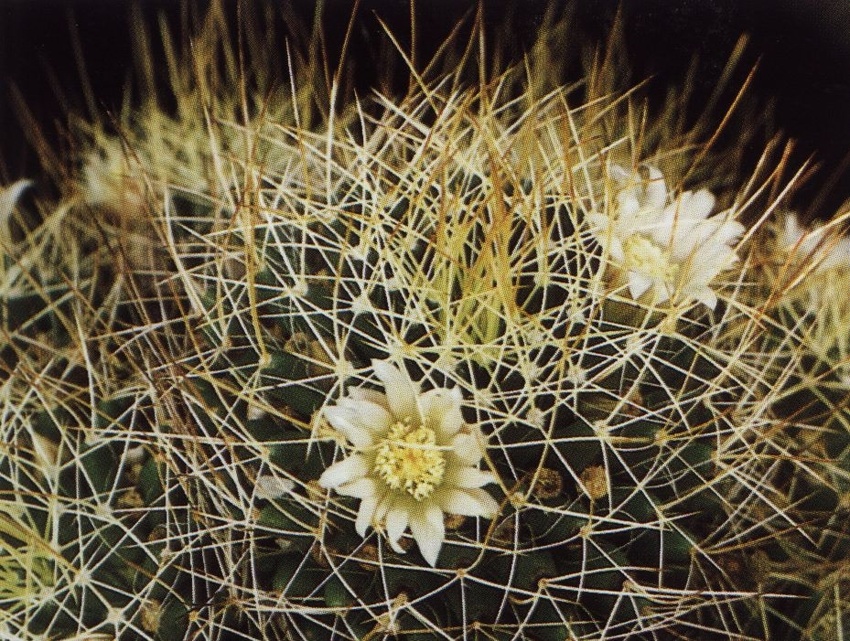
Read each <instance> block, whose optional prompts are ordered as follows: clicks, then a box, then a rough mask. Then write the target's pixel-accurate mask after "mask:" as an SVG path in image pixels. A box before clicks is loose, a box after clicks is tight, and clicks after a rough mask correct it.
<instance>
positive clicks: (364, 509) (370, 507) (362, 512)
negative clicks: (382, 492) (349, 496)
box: [354, 496, 378, 537]
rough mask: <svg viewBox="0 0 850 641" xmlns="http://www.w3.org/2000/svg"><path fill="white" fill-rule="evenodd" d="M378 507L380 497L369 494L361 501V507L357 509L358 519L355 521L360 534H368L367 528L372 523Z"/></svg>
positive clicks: (355, 526) (355, 527)
mask: <svg viewBox="0 0 850 641" xmlns="http://www.w3.org/2000/svg"><path fill="white" fill-rule="evenodd" d="M377 507H378V498H377V497H375V496H368V497H366V498H364V499H363V500H362V501H360V509H359V510H358V511H357V519H356V520H355V521H354V529H355V530H356V531H357V534H359V535H360V536H364V537H365V536H366V530H368V529H369V526H370V525H372V520H373V518H374V516H375V509H376V508H377Z"/></svg>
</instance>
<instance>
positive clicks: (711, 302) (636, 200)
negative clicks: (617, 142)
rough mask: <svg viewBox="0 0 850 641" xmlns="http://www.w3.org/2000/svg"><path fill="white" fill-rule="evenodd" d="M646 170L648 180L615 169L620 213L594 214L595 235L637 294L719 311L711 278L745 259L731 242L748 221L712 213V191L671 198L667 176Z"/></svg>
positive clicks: (616, 206) (615, 207)
mask: <svg viewBox="0 0 850 641" xmlns="http://www.w3.org/2000/svg"><path fill="white" fill-rule="evenodd" d="M646 170H647V171H646V173H647V176H646V178H644V177H642V176H641V175H640V174H638V173H630V172H628V171H627V170H626V169H624V168H623V167H620V166H618V165H613V166H612V167H611V168H610V171H609V175H610V176H611V178H613V180H614V182H615V183H616V187H617V193H616V197H615V202H614V203H613V204H612V206H611V208H612V210H613V211H611V212H610V213H607V214H601V213H598V212H591V213H590V214H588V216H587V221H588V223H589V225H590V230H591V233H592V234H593V236H594V238H595V239H596V240H597V242H599V244H600V245H602V247H603V249H604V250H605V251H606V252H607V254H608V257H609V259H610V260H611V263H612V265H613V267H615V268H616V269H617V270H618V271H619V273H620V276H621V278H622V280H623V282H624V284H625V285H627V287H628V291H629V295H630V296H631V297H632V298H633V299H635V300H637V299H638V298H640V297H641V296H643V295H644V294H646V293H647V292H649V293H650V294H651V296H652V297H653V300H654V302H655V303H664V302H666V301H668V300H671V299H672V300H674V301H677V302H679V301H688V300H697V301H699V302H701V303H703V304H705V305H706V306H708V307H710V308H711V309H714V307H715V306H716V305H717V295H716V294H715V293H714V291H713V290H712V288H711V282H712V281H713V280H714V279H715V278H716V277H717V275H718V274H719V273H720V272H721V271H723V270H724V269H727V268H728V267H730V266H732V265H733V264H734V263H735V262H736V261H737V260H738V256H737V255H736V254H735V250H734V248H733V247H731V245H732V244H733V243H734V242H735V241H737V239H738V238H739V237H740V236H741V234H743V232H744V227H743V225H741V223H739V222H737V221H735V220H731V219H730V217H729V215H727V214H724V213H721V214H717V215H715V216H709V214H710V213H711V210H712V209H713V208H714V203H715V199H714V196H713V195H712V194H711V193H710V192H709V191H708V190H705V189H700V190H699V191H696V192H693V191H686V192H684V193H682V194H680V195H679V196H678V197H677V198H675V199H672V201H671V199H670V198H669V195H668V192H667V184H666V183H665V181H664V175H663V174H662V173H661V172H660V171H659V170H658V169H656V168H655V167H647V168H646ZM668 201H670V202H668Z"/></svg>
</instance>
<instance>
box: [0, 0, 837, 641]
mask: <svg viewBox="0 0 850 641" xmlns="http://www.w3.org/2000/svg"><path fill="white" fill-rule="evenodd" d="M225 15H226V12H225V11H224V9H223V8H222V7H221V6H220V5H218V4H214V5H213V6H212V8H211V9H210V12H209V14H208V15H207V16H206V18H205V19H204V20H203V21H202V22H201V28H200V31H199V32H198V34H196V36H195V38H194V40H193V42H194V45H193V48H192V51H193V52H194V54H191V55H194V56H195V57H194V58H190V57H187V58H181V55H183V56H190V53H189V52H188V51H184V52H183V53H182V54H181V53H180V51H181V48H180V47H179V46H177V45H175V43H173V42H171V41H170V40H166V41H165V46H164V50H165V51H166V52H167V54H168V55H167V58H168V65H169V66H168V68H169V70H170V82H171V83H172V86H171V90H172V91H173V93H174V96H175V97H176V99H177V108H176V110H175V111H174V112H173V113H171V114H169V115H166V113H165V112H164V111H163V110H162V109H161V108H160V106H159V104H158V100H157V97H156V96H155V95H148V96H146V98H145V100H144V101H143V103H142V105H141V107H139V108H136V109H132V108H130V107H127V108H126V109H125V111H124V112H122V113H120V114H119V115H118V117H117V119H116V122H117V124H118V131H117V132H109V131H108V128H107V127H106V126H105V125H104V123H103V121H102V119H98V118H93V119H92V122H90V123H86V122H85V120H82V119H81V120H79V121H75V122H74V128H75V132H76V135H77V136H79V138H80V139H81V140H82V141H83V144H82V145H81V146H82V148H83V149H84V152H83V153H82V154H81V155H80V157H79V162H78V164H79V166H78V171H77V178H76V182H75V184H74V185H72V186H71V187H70V188H69V189H68V190H67V192H66V193H64V194H63V196H62V198H61V200H60V201H59V202H58V203H55V204H51V203H49V202H47V201H46V200H45V201H39V202H40V203H41V208H42V210H43V211H44V212H49V211H51V210H52V211H55V212H57V213H55V214H52V215H47V216H45V217H44V219H43V221H42V222H41V223H38V224H36V223H32V224H31V226H29V227H27V226H26V225H24V227H25V229H24V231H25V232H26V233H25V234H23V235H22V236H24V238H23V239H15V240H14V241H13V240H9V241H8V242H7V241H5V240H4V243H6V244H7V245H8V246H9V247H10V251H9V253H8V256H7V258H8V260H7V261H6V263H4V269H5V271H4V278H5V279H6V281H5V282H6V283H11V282H12V280H14V281H15V282H17V283H23V286H24V290H23V291H22V292H21V295H20V296H18V297H17V298H10V299H9V304H8V305H7V309H5V310H4V314H5V316H4V323H5V333H4V337H3V359H4V367H5V368H6V369H7V370H8V372H9V373H10V374H11V376H10V378H9V382H8V383H7V384H5V387H4V398H3V400H4V406H3V408H4V409H3V414H2V416H3V419H2V420H3V423H2V426H3V428H2V429H3V431H4V438H3V442H4V443H9V444H12V445H10V446H9V448H8V451H4V452H3V453H2V455H0V470H2V472H0V576H2V580H0V598H2V599H3V603H4V609H3V611H4V614H3V618H2V619H1V620H0V625H2V626H5V627H4V628H3V631H4V633H5V634H6V635H7V636H9V637H10V638H23V639H36V638H75V637H74V635H77V637H76V638H79V637H80V635H87V637H86V638H104V639H106V638H115V639H131V638H132V639H134V638H141V639H151V640H154V639H155V640H158V641H171V640H172V639H175V640H176V639H184V638H185V639H188V638H204V639H259V638H263V639H362V640H368V639H379V638H386V637H391V638H392V637H394V638H399V639H405V640H410V641H413V640H418V639H437V638H443V639H470V638H475V639H536V640H540V641H546V640H549V639H559V640H560V639H626V638H641V639H643V638H646V639H672V638H700V639H728V638H752V639H760V638H763V639H768V638H770V639H779V638H786V639H796V638H801V637H802V638H809V639H826V638H835V636H836V635H837V636H838V638H840V634H841V630H843V627H842V626H843V625H844V620H845V619H846V603H847V599H848V597H847V585H846V580H845V578H844V576H843V574H842V573H841V563H842V559H843V558H845V557H846V554H847V541H848V536H847V535H848V532H847V527H846V525H845V524H844V520H846V519H844V518H842V515H846V508H847V505H846V503H847V489H846V481H847V461H846V458H847V453H848V448H847V443H846V442H845V441H846V439H847V434H848V431H847V422H846V406H845V403H846V400H845V399H844V396H843V394H842V391H843V389H844V388H846V374H844V372H846V361H847V355H848V346H847V345H848V344H847V341H846V336H845V335H844V334H843V333H842V328H843V327H846V326H847V325H846V314H847V309H846V306H842V305H839V304H837V303H834V302H833V299H831V298H829V297H825V298H822V299H820V300H819V301H814V299H813V296H814V294H813V293H812V292H816V291H817V290H816V289H813V288H811V287H809V286H808V285H809V284H810V281H809V280H808V279H807V276H808V275H809V274H811V273H818V270H821V271H823V269H824V268H825V266H826V267H828V268H829V269H834V270H835V271H834V273H833V274H832V275H831V276H830V277H829V282H834V283H840V284H844V285H846V283H847V278H848V273H850V272H848V270H847V269H846V261H845V260H844V259H843V258H841V259H840V260H839V259H834V258H832V257H833V256H836V255H838V254H835V253H828V252H829V251H830V250H829V247H830V245H829V244H828V243H829V242H832V243H833V245H834V246H836V247H839V248H841V249H840V250H838V252H839V254H841V256H843V255H844V254H843V253H841V252H844V249H843V248H844V247H845V244H846V242H847V241H846V240H845V239H843V238H839V237H838V236H837V235H836V236H835V237H834V238H832V237H831V240H824V241H823V244H821V245H818V244H817V242H814V244H813V243H812V241H811V240H810V239H812V238H815V237H817V238H820V236H818V234H819V233H820V232H813V233H812V234H810V235H809V236H805V235H803V233H802V232H801V231H800V230H799V229H797V227H795V224H796V223H789V225H788V226H787V227H786V228H785V229H783V228H782V221H781V220H779V219H778V217H776V216H774V215H772V214H771V212H772V210H774V209H775V208H777V207H778V206H779V205H780V204H781V203H780V202H778V201H777V202H773V201H770V202H766V199H765V197H764V194H765V193H768V192H770V191H774V192H775V193H779V192H780V191H781V190H780V189H778V188H776V189H773V190H771V189H768V188H767V187H769V186H770V185H769V184H767V183H765V184H763V185H761V186H757V185H758V180H757V178H758V176H757V177H756V178H754V179H752V180H750V179H747V178H746V177H745V176H741V175H740V174H739V173H736V172H740V171H742V170H743V169H742V168H741V167H737V166H734V165H733V166H729V163H730V157H729V155H724V154H722V153H715V150H714V149H712V148H711V147H710V146H707V145H705V144H704V145H702V146H700V145H698V144H697V142H698V141H699V138H700V136H704V135H706V130H705V129H704V128H703V125H701V124H699V125H698V126H697V127H696V128H694V129H691V130H687V129H684V128H678V129H677V128H676V125H675V124H671V123H675V122H676V115H677V110H681V109H683V108H684V105H683V103H682V101H681V99H677V100H676V101H673V102H669V103H668V104H667V105H666V106H665V107H664V108H663V110H661V111H660V112H658V113H651V112H642V111H641V110H640V108H639V106H638V105H639V101H638V97H639V93H638V92H637V91H635V92H628V91H626V88H625V87H623V86H621V85H618V82H620V81H621V78H619V77H617V74H616V73H615V72H619V71H620V69H614V67H613V66H612V65H613V64H614V63H613V62H612V61H614V60H616V57H614V56H608V57H607V58H605V59H604V60H603V62H599V60H600V58H595V59H594V58H592V57H589V56H588V57H587V59H588V60H591V61H592V62H591V63H590V66H589V67H588V69H587V76H588V82H587V83H586V84H585V85H584V86H576V87H561V86H558V85H557V84H556V83H555V82H554V78H552V77H550V76H546V75H544V74H543V72H542V71H541V70H542V69H545V68H546V66H547V61H548V60H550V59H551V58H552V56H553V49H551V46H552V41H557V39H558V37H561V36H562V35H563V33H565V30H566V27H565V23H552V24H550V25H549V26H548V27H547V29H546V30H545V31H544V37H542V38H541V41H540V43H539V44H538V46H537V47H536V48H535V49H534V50H533V51H532V53H531V54H530V55H529V57H528V60H527V64H526V65H525V66H521V65H520V66H507V67H505V68H498V69H496V70H494V71H485V72H484V73H485V75H484V76H482V77H480V78H479V79H478V80H479V81H480V82H478V83H468V82H466V81H465V79H466V78H467V75H466V74H467V71H468V69H467V68H466V66H465V65H464V64H460V65H455V67H454V68H452V66H451V62H452V59H451V58H450V57H449V58H446V59H444V60H443V59H439V58H438V59H437V60H436V61H434V62H433V63H432V64H431V65H429V66H428V67H427V68H423V69H419V68H416V67H411V68H410V72H411V77H413V78H414V79H415V80H416V82H413V83H411V85H410V87H409V89H408V90H407V92H406V93H404V94H403V95H400V96H381V95H376V96H374V97H372V98H370V99H368V100H366V99H360V100H356V101H355V100H354V99H353V98H351V95H350V94H349V93H348V91H347V89H346V87H345V85H344V83H343V82H341V77H339V76H338V77H336V78H335V79H334V82H332V83H331V85H330V89H329V90H326V89H322V88H321V87H317V85H316V81H315V78H314V77H313V75H314V74H313V71H314V68H313V66H312V65H314V64H315V59H311V57H310V56H309V55H306V54H303V55H298V53H297V52H294V51H291V52H290V65H289V66H290V73H291V74H292V77H291V78H290V80H291V83H289V84H283V85H281V84H279V83H276V82H275V78H274V77H273V74H272V73H271V71H272V70H274V64H273V62H272V60H271V57H270V56H271V53H270V51H269V49H268V43H264V42H262V41H260V40H259V38H260V36H259V34H260V31H253V32H250V33H253V34H254V35H253V36H248V37H251V38H254V40H252V41H251V42H250V43H249V44H250V47H248V48H247V49H246V50H247V51H250V52H251V56H254V57H249V58H248V60H247V64H248V66H247V67H246V66H244V65H245V64H246V63H245V61H244V60H242V58H241V57H240V55H239V52H240V51H242V53H243V54H244V53H245V50H239V49H238V45H237V44H236V43H231V42H230V40H229V39H228V37H227V36H226V30H225V31H222V28H221V25H222V24H223V23H224V20H225ZM245 19H246V20H248V21H249V22H250V20H251V19H252V18H251V16H250V12H249V15H248V16H247V17H245ZM481 28H482V27H481V26H480V24H479V25H478V26H477V27H476V28H475V29H473V33H472V35H471V38H472V39H473V40H472V42H473V43H474V42H475V41H476V39H480V38H483V37H484V34H483V33H482V32H481V31H480V29H481ZM246 33H248V31H246ZM450 44H452V43H450ZM453 45H454V46H458V43H453ZM450 49H451V47H448V46H447V48H446V50H450ZM142 50H144V47H142ZM188 60H193V61H194V64H186V63H187V61H188ZM237 60H240V61H241V62H240V63H238V64H237V62H236V61H237ZM441 65H443V67H444V69H443V70H442V71H441V70H440V69H441ZM145 73H146V71H145V69H144V68H143V69H142V78H143V79H144V78H147V79H148V82H147V85H148V86H150V87H153V86H154V85H155V83H153V82H152V81H151V80H150V77H149V76H146V75H145ZM193 74H198V75H197V76H196V75H193ZM314 89H315V94H314V93H313V90H314ZM313 95H318V96H320V97H323V98H326V99H327V103H326V104H327V106H326V107H325V108H324V111H322V110H321V109H318V110H317V109H316V107H315V104H316V103H315V102H314V101H313ZM729 121H730V122H731V119H730V120H729ZM701 122H702V121H701ZM725 122H726V119H724V123H725ZM652 123H655V124H652ZM715 138H716V136H713V137H711V138H710V140H711V141H713V140H714V139H715ZM767 155H769V154H767ZM733 160H734V158H733ZM717 168H723V169H724V172H725V173H723V175H722V176H716V175H715V176H714V178H713V179H712V181H710V180H709V179H708V178H707V177H708V176H711V175H712V174H717V173H718V172H717V171H715V170H716V169H717ZM778 173H780V172H775V174H774V178H772V179H775V175H777V174H778ZM732 186H734V187H732ZM774 187H778V186H776V185H774ZM19 189H20V185H19V186H18V187H16V188H14V189H13V190H10V191H8V192H5V193H8V194H10V197H9V198H8V200H9V202H10V204H9V205H8V209H9V212H10V213H11V211H12V207H13V203H14V201H15V200H17V197H18V196H19V193H18V191H19ZM713 194H716V196H717V198H716V199H715V195H713ZM0 202H4V201H2V199H0ZM716 203H720V205H717V206H716ZM0 213H2V212H0ZM7 217H8V216H7ZM34 219H35V217H34ZM21 220H25V218H24V217H21ZM92 221H94V224H93V223H92ZM752 221H758V222H756V223H752ZM68 227H73V228H75V229H77V230H78V231H79V233H78V234H76V235H75V236H74V237H73V238H71V237H69V236H68V235H65V234H62V233H57V230H58V229H65V228H68ZM798 232H799V233H798ZM18 235H19V236H21V234H18ZM10 238H11V236H10ZM789 238H790V239H791V242H788V240H789ZM102 240H105V241H106V242H100V241H102ZM69 244H70V245H71V248H67V246H68V245H69ZM4 248H5V245H4ZM111 250H116V251H117V255H118V259H117V260H116V261H109V260H106V258H107V256H109V254H110V251H111ZM824 252H827V253H824ZM22 274H25V275H26V277H22V276H21V275H22ZM836 286H838V285H836ZM18 299H20V300H21V301H27V302H26V304H23V302H21V303H20V304H18V302H17V301H18ZM113 355H115V356H113ZM789 612H790V613H791V614H788V613H789ZM830 635H832V637H831V636H830Z"/></svg>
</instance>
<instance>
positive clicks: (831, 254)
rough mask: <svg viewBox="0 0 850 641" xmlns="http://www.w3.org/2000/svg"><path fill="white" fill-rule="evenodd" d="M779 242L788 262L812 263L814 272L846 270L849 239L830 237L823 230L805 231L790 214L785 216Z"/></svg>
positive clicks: (818, 228)
mask: <svg viewBox="0 0 850 641" xmlns="http://www.w3.org/2000/svg"><path fill="white" fill-rule="evenodd" d="M779 240H780V245H781V248H782V250H783V251H785V252H786V253H788V254H790V256H791V258H792V259H794V260H798V261H803V260H810V261H812V263H813V264H814V271H815V273H823V272H826V271H829V270H831V269H835V268H844V269H846V268H848V267H850V238H848V237H846V236H841V237H839V236H837V235H835V234H830V233H829V231H828V229H827V228H826V227H815V228H814V229H806V228H805V227H803V226H802V225H800V223H799V222H798V221H797V215H796V214H794V213H789V214H787V215H786V216H785V219H784V221H783V228H782V232H781V233H780V239H779Z"/></svg>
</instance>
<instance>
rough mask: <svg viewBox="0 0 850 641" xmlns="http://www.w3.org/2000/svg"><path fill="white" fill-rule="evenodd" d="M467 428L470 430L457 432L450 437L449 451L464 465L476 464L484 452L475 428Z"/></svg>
mask: <svg viewBox="0 0 850 641" xmlns="http://www.w3.org/2000/svg"><path fill="white" fill-rule="evenodd" d="M469 429H470V431H463V432H458V433H457V434H455V435H454V436H453V437H452V440H451V443H450V444H451V447H452V449H451V453H452V454H453V455H454V456H455V457H457V459H458V460H460V461H461V462H462V463H464V464H466V465H478V461H480V460H481V457H482V456H484V453H483V452H482V451H481V445H480V444H479V442H478V438H477V435H476V433H475V432H477V430H475V431H472V428H469Z"/></svg>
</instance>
